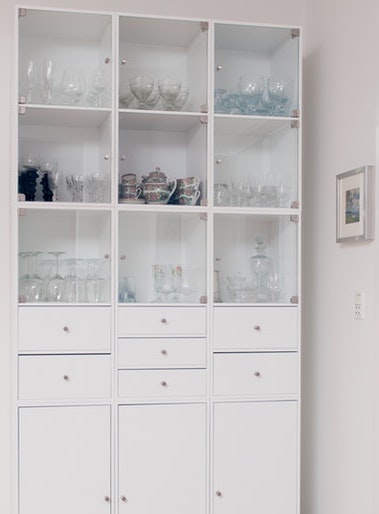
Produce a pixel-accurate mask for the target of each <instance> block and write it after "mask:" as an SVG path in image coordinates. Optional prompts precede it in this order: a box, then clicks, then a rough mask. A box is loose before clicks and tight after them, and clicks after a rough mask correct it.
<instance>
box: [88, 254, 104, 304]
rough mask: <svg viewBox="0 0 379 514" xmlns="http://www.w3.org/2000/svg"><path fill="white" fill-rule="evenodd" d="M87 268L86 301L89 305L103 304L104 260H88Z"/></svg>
mask: <svg viewBox="0 0 379 514" xmlns="http://www.w3.org/2000/svg"><path fill="white" fill-rule="evenodd" d="M87 266H88V271H87V300H88V301H89V302H90V303H99V302H103V301H104V296H105V290H104V289H105V279H104V266H105V259H98V258H92V259H88V261H87Z"/></svg>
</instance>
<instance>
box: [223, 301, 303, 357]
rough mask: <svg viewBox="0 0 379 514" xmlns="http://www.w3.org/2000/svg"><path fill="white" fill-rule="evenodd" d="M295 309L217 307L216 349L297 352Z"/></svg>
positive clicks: (296, 314)
mask: <svg viewBox="0 0 379 514" xmlns="http://www.w3.org/2000/svg"><path fill="white" fill-rule="evenodd" d="M297 316H298V313H297V308H296V307H238V308H236V307H215V309H214V345H213V347H214V349H216V350H280V349H282V350H286V349H291V350H292V349H296V348H297V337H298V328H297V327H298V321H297Z"/></svg>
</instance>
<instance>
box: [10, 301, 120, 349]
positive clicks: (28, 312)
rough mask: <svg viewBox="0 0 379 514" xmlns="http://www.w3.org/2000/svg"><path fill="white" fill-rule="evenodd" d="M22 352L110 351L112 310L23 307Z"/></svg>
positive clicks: (21, 310) (21, 326) (20, 346)
mask: <svg viewBox="0 0 379 514" xmlns="http://www.w3.org/2000/svg"><path fill="white" fill-rule="evenodd" d="M18 318H19V327H20V328H19V340H18V347H19V350H20V351H48V352H59V353H66V352H67V353H70V352H71V353H72V352H86V351H89V352H91V351H92V352H101V351H104V352H106V351H108V352H109V351H110V341H111V312H110V308H109V307H104V306H99V307H93V306H91V307H82V306H80V307H79V306H76V307H66V306H47V307H37V306H36V307H35V306H29V305H28V306H25V307H19V310H18Z"/></svg>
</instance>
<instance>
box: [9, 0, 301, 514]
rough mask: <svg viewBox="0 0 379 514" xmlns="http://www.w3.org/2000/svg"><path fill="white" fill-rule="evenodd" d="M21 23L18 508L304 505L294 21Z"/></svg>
mask: <svg viewBox="0 0 379 514" xmlns="http://www.w3.org/2000/svg"><path fill="white" fill-rule="evenodd" d="M18 29H19V30H18V42H17V44H16V48H17V52H18V61H17V65H16V68H17V71H16V74H15V84H18V91H17V98H18V120H17V121H16V113H15V127H16V130H15V137H14V148H15V151H14V161H13V162H14V166H13V172H12V173H13V176H14V188H13V193H14V195H13V196H14V202H13V222H14V226H15V234H16V235H15V238H14V241H15V244H14V260H15V263H16V262H17V261H18V267H19V271H18V276H17V280H16V278H15V280H14V282H15V288H14V289H15V291H14V292H15V294H14V310H15V315H14V317H13V318H14V319H15V320H17V323H15V326H14V333H15V334H16V339H17V340H16V341H15V344H14V348H15V351H14V370H15V372H16V373H15V375H16V376H15V382H14V384H15V391H16V394H15V398H16V409H17V420H18V421H17V424H18V426H17V429H18V434H17V437H15V441H17V453H18V465H17V466H15V467H17V476H15V477H14V478H15V483H18V485H19V491H18V492H17V501H16V502H15V504H16V503H17V508H16V511H17V514H35V511H36V510H38V512H40V513H41V514H47V513H50V512H52V511H55V512H58V514H60V513H62V514H63V512H68V511H69V512H72V513H73V514H82V513H84V512H85V513H87V512H91V513H93V514H123V513H124V512H125V513H126V512H127V511H130V512H133V513H134V514H149V513H150V512H151V511H153V510H155V511H159V512H165V513H166V514H178V512H180V513H183V514H187V513H188V514H190V513H191V514H192V513H196V514H224V513H230V512H233V513H235V514H244V513H245V512H248V511H249V512H250V511H251V512H252V511H259V512H260V513H261V514H277V512H278V510H281V511H282V512H283V513H285V514H299V494H298V491H299V470H298V467H299V441H300V437H299V430H298V427H299V411H300V408H299V401H300V385H299V384H300V349H301V344H300V334H301V330H300V328H301V319H300V318H301V316H300V313H301V282H300V265H301V258H300V256H301V252H300V244H301V241H300V233H301V178H300V169H301V39H300V31H299V29H298V28H292V27H270V26H264V25H261V26H255V25H253V24H250V25H249V24H247V23H245V24H241V23H229V22H226V21H213V20H203V19H180V18H174V17H170V18H168V19H165V18H163V17H158V16H157V17H153V16H149V15H141V16H140V15H138V14H135V13H134V14H133V13H111V12H109V13H107V12H81V11H73V12H65V11H64V10H45V9H44V8H42V7H40V8H37V9H33V8H20V9H18ZM16 266H17V264H16ZM16 282H18V284H16ZM17 287H18V290H17ZM15 419H16V416H15ZM45 488H46V489H47V491H45V490H44V489H45ZM12 514H13V513H12ZM15 514H16V513H15Z"/></svg>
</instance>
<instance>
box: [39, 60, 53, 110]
mask: <svg viewBox="0 0 379 514" xmlns="http://www.w3.org/2000/svg"><path fill="white" fill-rule="evenodd" d="M53 74H54V64H53V61H52V60H51V59H45V60H44V62H43V67H42V99H43V101H44V102H45V104H51V101H52V96H53V87H54V75H53Z"/></svg>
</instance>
